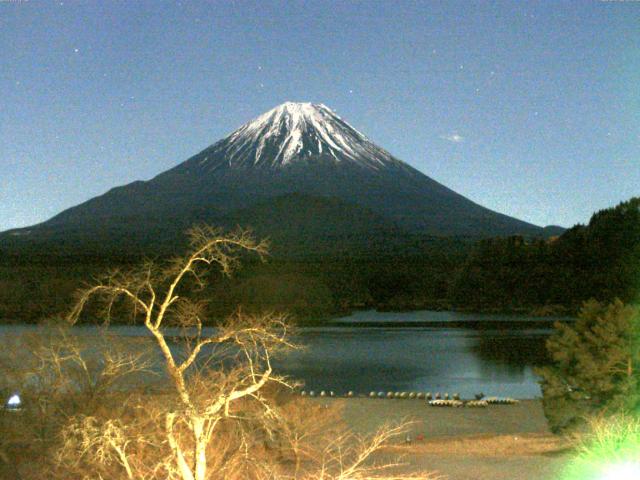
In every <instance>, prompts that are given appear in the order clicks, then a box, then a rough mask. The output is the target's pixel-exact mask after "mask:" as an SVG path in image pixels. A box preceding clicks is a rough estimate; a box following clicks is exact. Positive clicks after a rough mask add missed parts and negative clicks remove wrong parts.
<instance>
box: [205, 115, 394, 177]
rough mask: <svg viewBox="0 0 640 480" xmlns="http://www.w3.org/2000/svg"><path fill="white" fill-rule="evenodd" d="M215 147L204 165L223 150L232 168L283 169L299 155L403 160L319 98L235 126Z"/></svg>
mask: <svg viewBox="0 0 640 480" xmlns="http://www.w3.org/2000/svg"><path fill="white" fill-rule="evenodd" d="M211 150H213V151H211ZM211 150H210V151H209V152H208V153H210V154H211V155H207V156H206V157H205V158H203V160H202V163H203V164H205V163H206V162H208V159H209V158H217V159H220V158H221V155H222V156H223V157H224V158H225V161H226V162H228V165H229V166H231V167H249V166H254V165H255V166H258V165H259V166H268V167H272V168H278V167H282V166H286V165H289V164H292V163H294V162H296V161H299V160H303V161H305V160H306V161H311V160H312V159H313V158H323V159H328V160H331V161H333V162H336V163H340V162H345V161H346V162H353V163H356V164H358V165H359V166H361V167H366V168H369V169H374V170H378V169H380V168H381V167H383V166H385V165H386V164H387V163H396V162H398V161H397V160H395V159H393V157H391V155H390V154H389V153H388V152H386V151H385V150H383V149H381V148H380V147H377V146H376V145H374V144H373V143H371V142H370V141H369V139H367V137H365V136H364V135H363V134H362V133H360V132H358V131H357V130H356V129H355V128H353V127H352V126H351V125H349V124H348V123H347V122H345V121H344V120H342V119H341V118H340V117H339V116H338V115H336V114H335V112H333V111H332V110H331V109H330V108H328V107H327V106H325V105H323V104H316V103H295V102H286V103H283V104H281V105H278V106H277V107H275V108H273V109H271V110H269V111H268V112H266V113H263V114H262V115H260V116H258V117H256V118H255V119H253V120H251V121H250V122H248V123H246V124H244V125H243V126H241V127H240V128H238V129H237V130H235V131H234V132H233V133H231V134H230V135H229V136H228V137H226V138H225V139H223V140H221V141H220V142H218V143H216V144H215V145H213V146H212V147H211ZM217 166H219V165H215V166H214V165H212V167H213V168H217Z"/></svg>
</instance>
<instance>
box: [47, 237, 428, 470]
mask: <svg viewBox="0 0 640 480" xmlns="http://www.w3.org/2000/svg"><path fill="white" fill-rule="evenodd" d="M190 240H191V242H190V249H189V251H188V253H187V254H186V255H185V256H183V257H179V258H177V259H175V260H173V261H171V262H170V264H169V265H168V266H167V267H165V268H161V267H159V266H157V265H155V264H153V263H151V262H147V263H145V264H144V265H142V266H141V267H140V268H138V269H136V270H132V271H129V272H122V271H115V272H111V273H110V274H109V275H107V276H106V277H104V278H103V279H101V280H98V281H97V282H96V283H95V284H93V285H90V286H88V287H87V288H85V289H84V290H82V291H81V292H80V293H79V296H78V299H77V303H76V305H75V306H74V308H73V309H72V311H71V313H70V315H69V321H70V322H71V323H72V324H73V323H76V322H77V321H78V319H79V318H80V316H81V315H82V313H83V311H85V308H86V306H87V304H88V302H89V301H90V300H92V299H96V300H101V301H102V305H103V307H104V308H103V310H102V313H103V314H104V322H105V324H108V323H109V319H110V316H111V313H112V311H114V306H116V305H117V307H118V309H121V308H122V305H123V304H122V303H121V301H122V300H124V301H125V302H126V305H128V306H129V307H130V310H129V311H130V313H131V315H132V316H133V317H134V318H141V319H142V322H143V324H144V326H145V327H146V329H147V330H148V331H149V332H150V334H151V336H152V338H153V341H154V343H155V345H156V346H157V349H158V351H159V352H160V356H161V359H162V364H163V365H164V367H165V370H166V377H167V379H168V380H169V382H168V385H169V386H170V388H169V390H168V391H163V392H160V393H158V394H156V395H155V396H147V397H146V398H145V397H144V396H141V397H140V398H139V403H138V404H137V407H136V408H137V409H138V414H136V415H132V416H131V417H130V419H129V420H127V421H124V420H118V419H113V418H105V417H102V418H98V417H92V416H78V417H76V418H75V419H73V421H71V422H69V423H68V426H67V428H66V429H65V430H64V432H63V435H62V436H63V445H62V446H61V448H60V450H59V451H60V452H61V453H60V456H59V464H63V463H71V464H73V463H74V462H73V461H72V462H66V461H65V460H64V459H65V458H67V456H68V455H75V457H76V462H75V467H77V469H78V470H77V471H78V472H81V471H82V472H84V473H82V475H83V476H88V475H89V474H88V473H87V472H88V470H87V468H89V466H90V465H91V464H92V463H93V464H100V465H101V466H102V467H105V466H109V467H111V470H109V472H110V473H109V474H110V475H111V478H126V479H131V478H141V479H147V478H148V479H156V478H158V479H160V478H163V479H180V480H205V479H211V478H225V479H240V478H242V479H256V480H258V479H265V480H266V479H292V478H309V479H311V478H326V479H328V478H337V479H340V480H348V479H351V480H364V479H366V478H373V477H374V476H375V474H376V473H379V472H381V471H383V470H386V469H388V468H391V467H393V466H397V464H396V463H394V462H391V463H386V464H383V465H381V466H375V465H373V464H371V463H369V462H368V460H369V459H370V457H371V456H372V455H373V454H374V453H375V452H376V451H378V450H380V448H381V447H382V445H383V444H384V442H386V441H388V440H389V439H390V438H391V436H393V435H394V434H396V433H397V430H394V429H386V430H383V431H381V432H380V433H379V434H378V435H376V436H375V437H374V438H373V440H372V441H371V442H369V443H367V442H364V441H360V440H356V439H355V438H354V437H353V436H351V435H348V434H340V435H335V436H333V437H331V436H326V435H325V436H324V437H323V439H321V438H320V436H315V437H314V438H315V439H316V440H317V445H316V447H317V448H318V454H317V455H315V456H314V455H313V454H312V453H311V452H310V451H303V447H302V446H303V444H305V441H306V440H307V439H308V438H310V437H308V436H305V435H304V434H302V433H300V432H299V431H298V432H295V429H296V428H304V422H296V421H293V422H291V418H289V419H288V420H287V415H288V413H287V412H286V410H285V409H283V408H281V407H280V406H279V405H278V404H277V402H275V401H274V393H273V391H272V390H273V389H274V388H290V387H291V386H292V385H291V383H290V382H288V381H287V379H285V378H282V377H280V376H278V375H276V374H275V373H274V371H273V368H272V357H273V356H274V355H276V354H278V352H279V351H281V350H283V349H290V348H294V347H295V346H294V345H293V344H291V342H290V341H289V340H288V337H287V334H288V332H289V330H290V329H289V327H288V326H287V322H286V318H285V317H284V316H283V315H276V314H265V315H258V316H256V315H246V314H243V313H242V312H239V313H237V314H235V315H232V316H231V317H229V318H228V319H227V320H226V321H225V322H224V323H223V324H221V325H218V326H217V327H216V328H215V329H209V328H205V325H204V323H203V317H204V311H205V304H204V303H203V302H199V301H195V300H192V299H190V298H189V294H190V293H192V291H191V290H190V288H204V285H205V282H204V276H205V272H206V270H207V269H209V268H210V267H217V268H218V269H219V270H220V271H221V272H222V273H223V274H225V275H228V274H230V273H231V272H232V271H233V269H234V268H235V267H236V266H237V265H238V262H239V260H240V258H241V256H242V255H243V254H245V253H254V254H257V255H258V256H260V257H263V256H264V255H265V254H266V252H267V245H266V243H265V242H258V241H256V240H254V238H253V237H252V236H251V235H250V234H249V233H248V232H246V231H243V230H239V231H237V232H235V233H232V234H223V233H222V232H221V231H219V230H216V229H213V228H210V227H208V226H201V227H196V228H194V229H192V230H191V231H190ZM176 332H177V335H176ZM287 422H288V423H287ZM285 425H287V427H286V428H284V426H285ZM287 429H288V430H287ZM283 441H284V442H285V443H286V442H289V444H288V445H285V446H283V445H282V442H283ZM304 448H309V449H311V446H310V444H309V443H306V444H305V446H304ZM291 449H293V450H295V455H296V466H295V471H293V472H292V471H291V469H290V468H288V467H287V466H286V465H285V464H284V463H283V462H281V461H279V456H281V455H282V454H283V452H285V451H287V450H289V451H291ZM82 462H84V463H82ZM303 463H304V465H303ZM114 469H115V470H114ZM116 470H117V473H114V472H115V471H116ZM103 471H104V472H105V475H106V474H107V473H106V472H107V470H103ZM94 475H95V473H94ZM100 475H102V474H100ZM379 478H409V477H402V476H397V477H395V476H391V477H384V476H382V477H380V476H379ZM411 478H415V476H411ZM420 478H428V476H427V475H422V476H420Z"/></svg>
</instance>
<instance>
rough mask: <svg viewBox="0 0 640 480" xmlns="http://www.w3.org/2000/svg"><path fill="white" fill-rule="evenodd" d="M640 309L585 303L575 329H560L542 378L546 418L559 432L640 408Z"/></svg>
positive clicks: (617, 303)
mask: <svg viewBox="0 0 640 480" xmlns="http://www.w3.org/2000/svg"><path fill="white" fill-rule="evenodd" d="M639 323H640V309H639V308H638V307H637V306H631V305H624V304H623V303H622V302H621V301H620V300H618V299H616V300H615V301H614V302H613V303H611V304H610V305H604V304H601V303H599V302H596V301H594V300H591V301H588V302H585V304H584V305H583V307H582V310H581V312H580V315H579V318H578V320H577V321H576V323H575V324H574V325H569V324H565V323H560V322H558V323H556V333H555V334H554V335H553V336H552V337H550V338H549V340H548V341H547V350H548V351H549V354H550V356H551V358H552V360H553V363H552V365H549V366H546V367H542V368H540V369H538V370H537V373H538V374H539V375H540V376H541V377H542V380H541V382H540V383H541V386H542V394H543V406H544V412H545V415H546V416H547V419H548V421H549V425H550V427H551V429H552V430H553V431H555V432H559V431H562V430H566V429H570V428H573V427H576V426H578V425H580V424H581V423H582V421H583V420H584V419H586V418H587V417H589V416H591V415H594V414H597V413H604V414H612V413H621V412H632V411H635V410H637V408H638V407H640V392H639V390H638V388H639V386H640V382H639V380H640V349H639V344H640V328H639Z"/></svg>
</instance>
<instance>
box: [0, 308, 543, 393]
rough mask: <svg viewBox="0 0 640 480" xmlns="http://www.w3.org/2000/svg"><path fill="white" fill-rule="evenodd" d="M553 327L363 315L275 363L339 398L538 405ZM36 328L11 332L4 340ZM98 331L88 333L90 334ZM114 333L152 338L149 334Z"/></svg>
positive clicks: (318, 332) (137, 330)
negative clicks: (482, 399) (480, 395)
mask: <svg viewBox="0 0 640 480" xmlns="http://www.w3.org/2000/svg"><path fill="white" fill-rule="evenodd" d="M390 324H391V325H402V326H393V327H390V326H388V325H390ZM354 325H357V326H354ZM551 326H552V324H551V322H550V321H548V320H546V321H541V320H540V319H531V318H526V317H514V316H510V317H504V316H492V315H462V314H457V313H451V312H428V311H424V312H408V313H379V312H360V313H358V314H356V315H354V316H351V317H346V318H343V319H338V320H336V321H334V322H332V325H330V326H325V327H314V328H304V329H301V330H300V331H299V333H298V335H297V337H296V338H295V339H294V340H295V341H296V342H297V343H301V344H303V345H305V348H304V349H303V350H300V351H294V352H292V353H289V354H287V355H286V356H285V357H282V358H279V359H276V360H275V362H274V366H275V368H276V370H277V371H278V373H281V374H285V375H288V376H291V377H294V378H296V379H299V380H301V381H303V382H304V383H305V388H306V389H308V390H309V389H313V390H318V391H319V390H333V391H335V392H336V393H338V394H342V393H344V392H346V391H348V390H353V391H355V392H358V393H368V392H369V391H372V390H374V391H385V392H386V391H423V392H432V393H435V392H442V393H444V392H448V393H450V394H452V393H454V392H457V393H460V394H462V395H463V396H465V397H471V396H473V394H475V393H477V392H484V393H485V394H487V395H504V396H512V397H516V398H534V397H537V396H539V395H540V388H539V385H538V383H537V380H538V379H537V377H536V376H535V375H534V373H533V367H535V366H537V365H541V364H543V363H544V362H545V361H546V355H545V348H544V342H545V339H546V338H547V337H548V336H549V334H550V333H551ZM31 328H33V327H27V326H24V327H21V326H16V325H12V326H8V325H7V326H2V327H0V334H16V333H19V332H20V331H23V330H25V329H26V330H30V329H31ZM94 328H95V327H81V331H85V332H86V333H88V334H91V331H92V330H93V329H94ZM112 331H114V332H115V333H118V334H120V335H122V336H125V337H140V336H147V335H148V332H146V331H145V329H144V328H143V327H113V329H112ZM0 336H1V335H0ZM149 341H151V339H150V338H149ZM176 346H177V344H176ZM158 361H159V365H158V366H160V358H159V357H158Z"/></svg>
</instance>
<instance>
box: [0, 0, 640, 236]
mask: <svg viewBox="0 0 640 480" xmlns="http://www.w3.org/2000/svg"><path fill="white" fill-rule="evenodd" d="M0 91H1V95H0V230H5V229H9V228H14V227H21V226H27V225H31V224H33V223H37V222H41V221H44V220H46V219H47V218H49V217H51V216H53V215H54V214H56V213H58V212H60V211H61V210H63V209H66V208H68V207H71V206H73V205H76V204H78V203H80V202H82V201H85V200H87V199H89V198H91V197H93V196H96V195H99V194H102V193H104V192H105V191H107V190H109V189H110V188H112V187H114V186H117V185H122V184H125V183H129V182H132V181H134V180H139V179H142V180H147V179H150V178H152V177H153V176H155V175H157V174H158V173H160V172H162V171H164V170H166V169H168V168H170V167H172V166H174V165H176V164H178V163H180V162H182V161H184V160H186V159H187V158H188V157H190V156H191V155H193V154H195V153H197V152H198V151H200V150H202V149H203V148H205V147H207V146H208V145H210V144H212V143H214V142H215V141H217V140H219V139H220V138H222V137H224V136H225V135H227V134H228V133H230V132H231V131H232V130H234V129H235V128H237V127H238V126H240V125H241V124H242V123H245V122H246V121H248V120H250V119H251V118H253V117H255V116H257V115H259V114H260V113H263V112H264V111H266V110H268V109H270V108H272V107H274V106H276V105H278V104H280V103H282V102H284V101H287V100H290V101H305V102H306V101H309V102H317V103H324V104H326V105H327V106H329V107H330V108H332V109H334V110H335V111H336V112H337V113H338V114H339V115H340V116H341V117H343V118H344V119H345V120H346V121H348V122H349V123H351V124H352V125H353V126H354V127H355V128H357V129H358V130H360V131H362V132H363V133H365V134H366V135H367V136H368V137H369V138H370V139H371V140H373V141H374V142H375V143H377V144H378V145H380V146H382V147H383V148H385V149H387V150H389V151H390V152H391V153H392V154H393V155H395V156H396V157H397V158H399V159H401V160H404V161H406V162H407V163H409V164H411V165H412V166H414V167H416V168H418V169H419V170H421V171H422V172H424V173H425V174H427V175H429V176H430V177H432V178H434V179H435V180H437V181H439V182H441V183H443V184H445V185H446V186H448V187H450V188H452V189H453V190H455V191H457V192H459V193H461V194H463V195H465V196H467V197H468V198H470V199H472V200H474V201H476V202H478V203H480V204H482V205H484V206H486V207H489V208H491V209H494V210H497V211H500V212H503V213H506V214H508V215H512V216H515V217H517V218H520V219H523V220H526V221H529V222H532V223H534V224H538V225H547V224H560V225H563V226H571V225H573V224H575V223H578V222H580V223H585V222H587V221H588V219H589V217H590V215H591V213H593V212H594V211H596V210H598V209H601V208H605V207H609V206H613V205H615V204H617V203H618V202H620V201H622V200H625V199H628V198H629V197H631V196H633V195H640V2H634V1H602V2H599V1H593V2H590V1H582V2H560V1H555V0H554V1H551V2H521V1H514V2H484V1H483V2H478V3H471V2H467V1H461V2H455V1H450V2H409V1H391V0H389V1H379V2H346V1H345V2H342V1H340V2H325V1H318V2H311V1H304V2H302V1H292V2H268V1H259V2H248V1H238V2H212V1H211V2H205V1H201V2H187V1H184V2H182V3H180V2H164V1H121V2H116V1H92V2H83V1H78V2H76V1H69V0H64V1H58V2H44V1H36V0H30V1H26V0H22V1H19V0H10V1H7V0H0Z"/></svg>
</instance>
